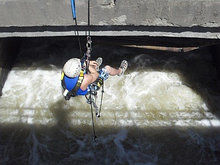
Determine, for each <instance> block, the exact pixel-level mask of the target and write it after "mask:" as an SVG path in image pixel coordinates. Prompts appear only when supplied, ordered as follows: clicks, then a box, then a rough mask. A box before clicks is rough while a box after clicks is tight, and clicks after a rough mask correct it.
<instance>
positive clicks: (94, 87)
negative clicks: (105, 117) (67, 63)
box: [61, 0, 106, 140]
mask: <svg viewBox="0 0 220 165" xmlns="http://www.w3.org/2000/svg"><path fill="white" fill-rule="evenodd" d="M71 8H72V15H73V20H74V21H75V25H76V26H78V25H77V19H76V7H75V0H71ZM89 28H90V0H88V31H87V32H86V33H87V42H86V53H84V54H83V57H82V59H81V66H82V70H81V72H80V76H79V79H78V82H77V84H76V86H75V87H74V88H73V90H71V91H68V90H67V89H65V91H66V90H67V91H66V93H65V91H64V94H65V95H66V96H65V99H66V100H69V99H70V97H72V96H76V91H77V90H78V89H79V87H80V85H81V83H82V81H83V72H84V71H85V72H86V74H88V73H89V69H88V68H89V59H90V57H91V52H92V40H91V36H90V30H89ZM75 34H76V35H77V37H78V42H79V48H80V53H81V54H82V49H81V43H80V38H79V32H78V30H76V32H75ZM84 64H85V66H84ZM81 73H82V76H81ZM101 73H102V72H101ZM100 75H101V74H100ZM63 77H64V73H62V77H61V80H62V86H65V82H64V81H63ZM104 80H106V78H104V77H103V75H102V76H99V78H98V79H97V80H96V81H95V82H94V83H92V84H91V85H89V93H88V94H87V95H85V98H86V100H87V103H88V104H90V109H91V116H92V126H93V135H94V140H95V139H96V133H95V125H94V117H93V108H94V109H95V111H96V116H97V117H100V113H101V107H102V100H103V93H104ZM100 88H102V95H101V102H100V106H99V108H98V106H97V105H96V100H97V91H98V90H99V89H100Z"/></svg>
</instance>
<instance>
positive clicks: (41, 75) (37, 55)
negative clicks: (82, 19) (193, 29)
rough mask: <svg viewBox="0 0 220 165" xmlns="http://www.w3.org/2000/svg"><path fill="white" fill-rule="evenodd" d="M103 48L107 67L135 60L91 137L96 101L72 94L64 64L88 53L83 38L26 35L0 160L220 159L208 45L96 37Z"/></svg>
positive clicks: (150, 164)
mask: <svg viewBox="0 0 220 165" xmlns="http://www.w3.org/2000/svg"><path fill="white" fill-rule="evenodd" d="M93 42H94V43H95V41H93ZM98 56H102V57H103V59H104V62H103V63H104V64H103V66H104V65H105V64H108V65H112V66H114V67H118V66H119V65H120V62H121V60H122V59H127V60H128V62H129V67H128V70H127V71H126V73H125V75H124V76H115V77H110V78H109V79H108V80H107V81H106V82H105V87H104V90H105V92H104V98H103V104H102V111H101V117H100V118H96V117H94V124H95V131H96V132H95V133H96V135H97V139H96V141H93V128H92V120H91V111H90V105H89V104H87V103H86V99H85V98H84V97H76V98H71V100H70V101H65V100H64V98H63V96H62V89H61V86H60V73H61V70H62V66H63V64H64V63H65V62H66V61H67V60H68V59H69V58H72V57H80V56H79V49H78V46H77V43H75V42H72V40H71V39H69V38H67V39H32V40H29V39H26V40H24V41H23V42H22V46H21V49H20V51H19V54H18V56H17V59H16V60H15V64H14V67H13V68H12V70H11V72H10V73H9V75H8V79H7V81H6V83H5V86H4V88H3V96H2V97H1V98H0V164H1V165H2V164H3V165H4V164H19V165H20V164H33V165H37V164H45V165H46V164H60V165H63V164H115V165H116V164H117V165H118V164H129V165H154V164H178V165H182V164H184V165H185V164H219V163H220V130H219V127H220V120H219V117H218V116H219V110H220V105H219V103H218V100H219V98H220V92H219V91H218V90H217V89H218V86H217V83H216V82H217V81H216V80H217V79H216V77H217V74H216V70H215V68H214V66H213V65H212V58H211V56H210V54H209V52H208V51H206V50H199V51H194V52H190V53H171V52H159V51H150V50H141V49H134V48H122V47H116V46H109V45H108V46H106V45H94V46H93V55H92V58H93V59H96V58H97V57H98ZM100 94H101V92H99V95H98V99H97V104H98V105H99V104H100Z"/></svg>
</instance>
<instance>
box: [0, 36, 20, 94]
mask: <svg viewBox="0 0 220 165" xmlns="http://www.w3.org/2000/svg"><path fill="white" fill-rule="evenodd" d="M18 48H19V42H17V40H16V39H12V38H11V39H0V96H1V95H2V88H3V86H4V83H5V81H6V79H7V75H8V72H9V71H10V69H11V67H12V65H13V62H14V60H15V58H16V55H17V51H18Z"/></svg>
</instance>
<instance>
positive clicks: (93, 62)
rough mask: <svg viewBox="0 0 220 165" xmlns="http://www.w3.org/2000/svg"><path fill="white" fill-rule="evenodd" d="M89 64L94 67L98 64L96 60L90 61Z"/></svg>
mask: <svg viewBox="0 0 220 165" xmlns="http://www.w3.org/2000/svg"><path fill="white" fill-rule="evenodd" d="M89 65H92V66H94V67H95V68H96V67H97V66H98V63H97V62H96V61H90V62H89Z"/></svg>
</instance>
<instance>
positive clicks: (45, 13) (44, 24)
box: [0, 0, 220, 39]
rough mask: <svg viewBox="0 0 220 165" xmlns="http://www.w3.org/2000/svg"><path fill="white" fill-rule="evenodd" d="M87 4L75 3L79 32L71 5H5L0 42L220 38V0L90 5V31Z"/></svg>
mask: <svg viewBox="0 0 220 165" xmlns="http://www.w3.org/2000/svg"><path fill="white" fill-rule="evenodd" d="M87 2H88V0H76V13H77V22H78V25H79V26H78V27H75V25H74V22H73V19H72V12H71V5H70V0H63V1H54V0H44V1H42V0H10V1H8V0H1V1H0V36H1V37H14V36H22V37H25V36H27V37H34V36H70V35H73V34H74V32H75V30H76V29H77V30H79V31H80V35H85V32H84V31H85V30H91V35H93V36H138V35H139V36H164V37H166V36H168V37H189V38H190V37H191V38H192V37H195V38H211V39H219V38H220V28H219V27H220V1H219V0H209V1H207V0H181V1H180V0H135V1H134V0H126V1H118V0H91V1H90V2H91V5H90V22H91V25H92V27H91V28H88V27H87V22H88V13H87V11H88V9H87ZM19 28H21V29H25V30H26V31H25V30H19ZM39 29H41V30H40V31H38V30H39ZM201 29H202V30H201Z"/></svg>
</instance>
